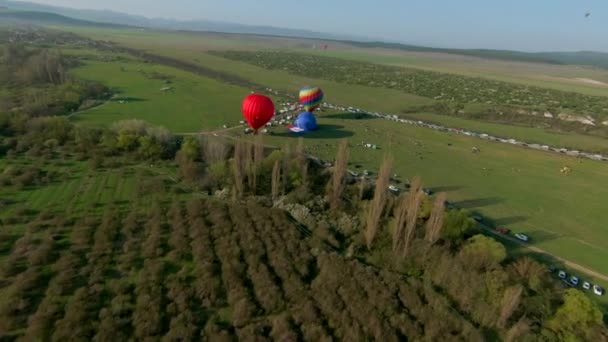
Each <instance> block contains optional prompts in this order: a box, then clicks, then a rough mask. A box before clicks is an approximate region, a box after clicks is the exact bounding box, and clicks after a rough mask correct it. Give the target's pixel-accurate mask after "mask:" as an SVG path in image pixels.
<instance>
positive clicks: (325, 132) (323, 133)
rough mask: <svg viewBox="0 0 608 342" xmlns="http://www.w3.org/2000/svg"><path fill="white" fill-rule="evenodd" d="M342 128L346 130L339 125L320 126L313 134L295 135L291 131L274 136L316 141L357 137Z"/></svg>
mask: <svg viewBox="0 0 608 342" xmlns="http://www.w3.org/2000/svg"><path fill="white" fill-rule="evenodd" d="M342 128H344V126H338V125H319V129H318V130H316V131H312V132H306V133H294V132H291V131H289V130H287V131H285V132H278V133H274V134H273V136H275V137H286V138H299V137H304V139H307V138H314V139H342V138H348V137H352V136H353V135H355V133H353V132H351V131H346V130H343V129H342Z"/></svg>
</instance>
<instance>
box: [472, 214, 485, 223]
mask: <svg viewBox="0 0 608 342" xmlns="http://www.w3.org/2000/svg"><path fill="white" fill-rule="evenodd" d="M473 220H475V221H477V222H481V221H483V217H482V216H481V215H473Z"/></svg>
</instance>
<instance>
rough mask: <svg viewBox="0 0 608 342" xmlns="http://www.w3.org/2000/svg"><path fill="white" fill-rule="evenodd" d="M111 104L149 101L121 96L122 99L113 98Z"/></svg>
mask: <svg viewBox="0 0 608 342" xmlns="http://www.w3.org/2000/svg"><path fill="white" fill-rule="evenodd" d="M110 101H111V102H121V101H123V102H145V101H148V100H146V99H142V98H140V97H131V96H124V97H123V96H120V97H113V98H112V99H111V100H110Z"/></svg>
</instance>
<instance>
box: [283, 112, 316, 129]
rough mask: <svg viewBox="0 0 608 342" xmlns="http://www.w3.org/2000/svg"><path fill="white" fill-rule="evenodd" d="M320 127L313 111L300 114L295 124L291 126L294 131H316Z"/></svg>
mask: <svg viewBox="0 0 608 342" xmlns="http://www.w3.org/2000/svg"><path fill="white" fill-rule="evenodd" d="M318 128H319V127H318V126H317V119H316V118H315V115H314V114H313V113H311V112H304V113H302V114H300V115H298V117H297V118H296V121H294V123H293V126H290V127H289V129H290V130H291V131H292V132H296V133H299V132H309V131H315V130H317V129H318Z"/></svg>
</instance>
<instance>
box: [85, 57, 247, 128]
mask: <svg viewBox="0 0 608 342" xmlns="http://www.w3.org/2000/svg"><path fill="white" fill-rule="evenodd" d="M121 68H123V69H121ZM121 70H125V71H121ZM144 72H147V73H152V72H157V73H160V74H163V75H167V76H171V77H172V80H171V83H170V84H165V83H164V82H163V81H162V80H157V79H150V78H149V77H146V75H145V74H144ZM75 74H76V75H77V76H78V77H81V78H84V79H89V80H95V81H98V82H102V83H104V84H107V85H109V86H111V87H112V89H113V91H115V92H117V97H118V98H117V99H116V100H114V101H111V102H108V103H106V104H104V105H102V106H100V107H97V108H92V109H90V110H87V111H84V112H81V113H78V114H76V115H75V116H74V117H73V119H74V120H76V122H79V123H83V124H89V125H110V124H111V123H113V122H116V121H119V120H125V119H142V120H146V121H149V122H151V123H154V124H156V125H162V126H165V127H167V128H170V129H171V130H173V131H176V132H197V131H200V130H201V129H202V128H218V127H221V126H222V125H223V124H224V123H229V122H233V123H234V122H238V120H240V117H241V113H240V100H241V99H242V97H243V96H244V95H246V94H247V93H248V90H247V89H244V88H241V87H236V86H232V85H228V84H225V83H221V82H218V81H216V80H212V79H209V78H205V77H201V76H197V75H193V74H190V73H187V72H184V71H181V70H177V69H175V68H170V67H165V66H160V65H149V64H145V63H138V62H128V63H126V62H110V63H107V62H96V61H95V62H87V64H86V65H85V66H82V67H80V68H78V69H76V70H75ZM165 87H171V90H168V91H161V89H162V88H165ZM120 99H124V101H125V102H124V103H120V101H121V100H120Z"/></svg>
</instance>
